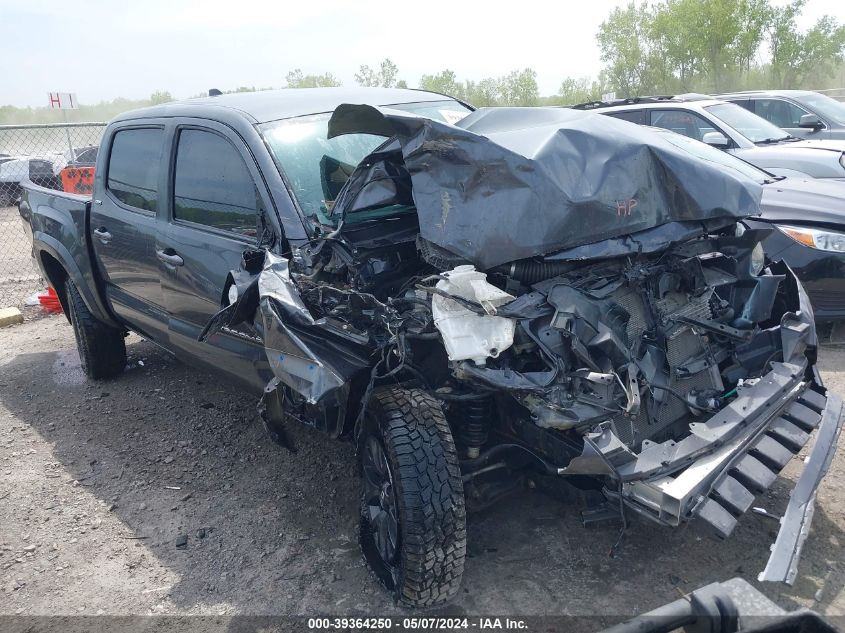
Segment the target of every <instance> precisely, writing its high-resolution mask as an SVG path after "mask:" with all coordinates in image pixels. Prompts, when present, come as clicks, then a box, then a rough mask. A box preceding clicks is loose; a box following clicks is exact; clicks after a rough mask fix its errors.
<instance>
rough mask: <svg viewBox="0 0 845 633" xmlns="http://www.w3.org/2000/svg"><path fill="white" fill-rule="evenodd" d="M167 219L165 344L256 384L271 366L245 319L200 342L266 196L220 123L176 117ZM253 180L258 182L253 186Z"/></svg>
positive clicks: (238, 144)
mask: <svg viewBox="0 0 845 633" xmlns="http://www.w3.org/2000/svg"><path fill="white" fill-rule="evenodd" d="M174 134H175V136H174V145H175V151H174V152H173V158H172V167H171V168H172V179H171V183H172V191H171V192H170V195H169V200H168V209H169V213H168V223H167V228H166V230H165V232H164V235H163V236H162V247H163V255H164V257H165V258H167V259H166V260H165V264H164V270H163V272H162V289H163V292H164V298H165V302H166V304H167V310H168V314H169V324H168V326H169V335H170V347H171V349H173V350H174V351H175V352H176V354H177V356H181V357H183V358H184V359H185V360H186V361H189V362H191V363H194V364H195V363H200V364H202V365H205V366H206V367H208V368H209V369H212V370H216V371H218V372H219V371H221V370H222V372H223V373H226V374H228V375H229V376H231V377H233V378H235V379H238V380H240V382H242V383H245V384H247V385H248V386H251V387H255V388H258V389H261V388H263V386H264V385H265V384H266V382H267V381H268V380H269V378H270V377H271V376H272V372H271V370H270V368H269V365H268V364H267V359H266V355H265V352H264V346H263V344H262V342H261V338H260V337H259V335H258V333H257V332H256V331H254V330H253V329H252V328H251V326H249V325H243V326H239V327H238V328H237V329H236V330H224V331H221V332H218V333H216V334H214V335H213V336H211V337H210V338H209V339H208V340H207V341H206V342H203V343H200V342H198V341H197V338H198V336H199V334H200V332H202V330H203V328H204V327H205V325H206V324H207V323H208V321H209V320H210V319H211V317H212V316H214V314H215V313H216V312H218V311H219V310H220V309H221V308H222V307H223V305H224V301H225V297H224V291H225V290H226V288H225V285H226V279H227V277H228V274H229V271H231V270H237V269H238V267H239V266H240V262H241V259H242V257H243V253H244V251H247V250H254V249H256V248H257V244H258V223H259V214H260V213H261V212H262V211H263V209H266V208H269V207H268V206H267V201H268V199H267V198H266V191H265V189H264V188H263V180H262V179H261V178H260V174H259V172H258V169H257V167H256V165H255V161H254V160H253V158H252V156H251V154H250V153H249V150H248V149H247V147H246V146H245V144H244V143H243V141H242V140H241V139H240V138H239V137H237V136H236V135H234V134H233V133H232V132H231V130H229V128H227V127H226V126H224V125H219V124H214V123H211V122H208V121H204V122H202V123H201V124H199V123H198V124H181V125H177V127H176V129H175V131H174ZM257 183H262V187H260V188H259V186H257Z"/></svg>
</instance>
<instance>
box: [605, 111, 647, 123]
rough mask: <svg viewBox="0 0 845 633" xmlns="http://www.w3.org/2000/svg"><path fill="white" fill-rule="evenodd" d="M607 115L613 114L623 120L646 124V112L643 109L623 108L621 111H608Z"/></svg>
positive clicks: (615, 117)
mask: <svg viewBox="0 0 845 633" xmlns="http://www.w3.org/2000/svg"><path fill="white" fill-rule="evenodd" d="M607 116H612V117H613V118H614V119H622V120H623V121H630V122H631V123H636V124H637V125H645V112H644V111H643V110H622V111H621V112H608V113H607Z"/></svg>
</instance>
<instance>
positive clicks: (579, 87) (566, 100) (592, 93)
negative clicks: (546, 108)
mask: <svg viewBox="0 0 845 633" xmlns="http://www.w3.org/2000/svg"><path fill="white" fill-rule="evenodd" d="M601 94H602V89H601V84H599V82H597V81H591V80H590V78H589V77H578V78H577V79H576V78H574V77H567V78H566V79H564V80H563V82H562V83H561V84H560V88H559V89H558V91H557V98H556V99H555V100H554V101H555V102H556V103H558V104H560V105H575V104H578V103H587V102H588V101H598V100H599V99H601Z"/></svg>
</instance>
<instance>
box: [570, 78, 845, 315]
mask: <svg viewBox="0 0 845 633" xmlns="http://www.w3.org/2000/svg"><path fill="white" fill-rule="evenodd" d="M781 92H782V93H785V94H789V95H792V94H793V92H796V91H781ZM743 94H744V95H746V96H747V95H751V94H754V95H756V94H758V93H743ZM760 94H762V93H760ZM767 94H768V93H767ZM778 94H780V93H778ZM798 94H799V95H800V96H801V98H802V99H804V101H803V102H804V103H808V104H809V103H811V102H813V103H814V102H815V101H812V100H811V99H810V97H806V96H805V93H804V92H799V93H798ZM806 94H810V95H812V94H816V93H806ZM817 96H818V97H821V96H822V95H817ZM825 99H828V98H825ZM829 100H830V101H833V100H832V99H829ZM623 101H624V102H620V103H615V102H614V103H613V104H605V103H590V104H584V105H583V106H577V107H578V109H583V110H591V111H595V112H599V113H601V114H605V115H607V116H610V117H614V118H619V119H623V120H626V121H630V122H632V123H638V124H640V125H650V126H654V127H657V128H662V129H665V130H670V131H672V132H675V133H677V134H678V135H681V136H684V137H687V138H690V139H694V140H695V141H699V142H697V143H695V144H694V145H692V144H690V145H689V148H690V150H691V151H698V152H704V153H706V152H705V150H704V149H695V147H696V146H699V148H700V146H701V145H704V144H706V145H710V146H711V147H713V148H718V149H721V150H723V151H724V154H723V155H724V156H725V157H726V158H728V157H731V156H733V157H735V158H732V160H733V161H734V162H735V163H739V162H741V161H739V159H742V161H747V165H746V169H749V170H753V169H754V166H756V167H757V168H758V169H757V172H758V173H757V176H756V179H757V180H761V181H764V182H765V183H766V185H767V186H764V188H763V198H762V203H761V207H760V210H761V216H760V217H759V219H749V220H745V221H744V224H745V225H747V226H749V227H754V228H769V229H771V231H770V233H769V236H768V237H767V238H766V239H765V240H764V241H763V246H764V248H765V249H766V252H767V254H768V255H769V256H770V257H771V258H773V259H782V260H783V261H785V262H786V263H787V264H789V266H790V267H791V268H792V269H793V271H795V273H796V275H797V276H798V278H799V279H800V280H801V282H802V283H803V284H804V288H805V290H806V291H807V293H808V294H809V295H810V298H811V301H812V304H813V308H814V310H815V315H816V318H817V319H818V320H819V321H831V320H841V319H843V318H845V223H844V222H843V221H844V220H845V177H843V176H845V172H843V173H842V174H840V173H839V172H838V171H836V166H837V165H839V166H841V167H843V168H845V158H843V156H845V141H799V140H797V139H796V138H795V137H792V136H791V135H790V134H788V133H787V132H785V131H783V130H780V129H779V128H776V127H774V126H773V125H772V124H771V123H769V122H768V121H765V120H764V119H762V118H761V117H759V116H757V115H755V114H752V113H751V112H750V111H749V110H750V109H751V108H750V107H747V109H743V108H741V107H739V106H738V105H736V104H735V103H728V102H725V101H720V100H716V99H711V98H709V97H706V96H704V95H682V96H681V97H678V98H673V97H657V98H651V97H646V98H642V99H626V100H623ZM748 101H749V103H745V104H744V105H746V106H749V104H750V105H751V106H753V107H755V108H758V109H759V108H761V107H763V106H762V105H761V103H757V102H756V101H755V100H753V99H749V100H748ZM833 103H836V104H838V102H835V101H834V102H833ZM838 105H840V106H841V107H842V108H843V110H845V106H842V104H838ZM767 107H770V106H767ZM826 107H829V106H826ZM773 111H774V109H773V108H771V112H773ZM826 125H827V126H828V127H827V128H826V129H829V130H831V131H834V128H833V126H832V125H830V124H826ZM702 155H703V154H702ZM834 159H835V163H834ZM707 160H717V155H716V154H715V153H712V152H711V153H709V154H708V155H707ZM737 168H741V166H739V165H737ZM760 170H762V171H760ZM811 176H817V177H816V178H813V177H811ZM833 176H835V177H833Z"/></svg>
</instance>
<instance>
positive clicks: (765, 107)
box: [718, 90, 845, 140]
mask: <svg viewBox="0 0 845 633" xmlns="http://www.w3.org/2000/svg"><path fill="white" fill-rule="evenodd" d="M718 98H719V99H724V100H725V101H730V102H732V103H736V104H737V105H741V106H742V107H743V108H745V109H746V110H750V111H751V112H753V113H755V114H756V115H758V116H761V117H763V118H764V119H766V120H767V121H769V122H771V123H774V124H775V125H776V126H778V127H779V128H781V129H783V130H786V131H787V132H789V133H790V134H792V135H793V136H798V137H801V138H813V139H816V138H818V139H839V140H843V139H845V103H842V102H841V101H837V100H836V99H831V98H830V97H828V96H827V95H823V94H821V93H818V92H812V91H811V90H754V91H750V92H733V93H730V94H724V95H718Z"/></svg>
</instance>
